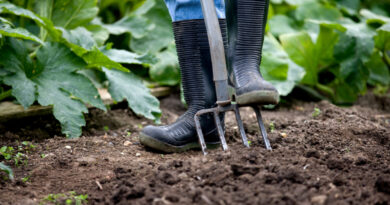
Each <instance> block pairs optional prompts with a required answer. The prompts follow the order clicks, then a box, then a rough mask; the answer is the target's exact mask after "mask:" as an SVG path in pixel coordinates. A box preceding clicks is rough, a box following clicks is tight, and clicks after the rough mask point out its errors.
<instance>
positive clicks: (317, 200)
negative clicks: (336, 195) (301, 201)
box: [311, 195, 327, 205]
mask: <svg viewBox="0 0 390 205" xmlns="http://www.w3.org/2000/svg"><path fill="white" fill-rule="evenodd" d="M326 199H327V196H326V195H318V196H314V197H313V198H311V203H312V204H316V205H317V204H318V205H322V204H325V201H326Z"/></svg>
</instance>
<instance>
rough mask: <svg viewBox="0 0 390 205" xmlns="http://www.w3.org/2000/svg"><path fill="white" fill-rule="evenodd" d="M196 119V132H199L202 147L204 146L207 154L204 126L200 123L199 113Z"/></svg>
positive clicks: (203, 148) (204, 153) (203, 149)
mask: <svg viewBox="0 0 390 205" xmlns="http://www.w3.org/2000/svg"><path fill="white" fill-rule="evenodd" d="M194 120H195V126H196V132H197V133H198V139H199V144H200V147H201V148H202V152H203V155H207V151H206V149H207V146H206V141H205V140H204V136H203V132H202V126H201V125H200V121H199V117H198V116H197V115H195V116H194Z"/></svg>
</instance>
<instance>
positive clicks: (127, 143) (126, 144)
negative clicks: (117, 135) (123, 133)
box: [123, 141, 132, 146]
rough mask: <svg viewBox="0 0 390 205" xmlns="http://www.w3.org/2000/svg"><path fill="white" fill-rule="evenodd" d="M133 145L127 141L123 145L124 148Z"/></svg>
mask: <svg viewBox="0 0 390 205" xmlns="http://www.w3.org/2000/svg"><path fill="white" fill-rule="evenodd" d="M131 144H132V143H131V142H130V141H125V142H124V143H123V145H124V146H129V145H131Z"/></svg>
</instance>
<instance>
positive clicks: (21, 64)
mask: <svg viewBox="0 0 390 205" xmlns="http://www.w3.org/2000/svg"><path fill="white" fill-rule="evenodd" d="M0 51H1V52H0V62H1V64H2V65H3V66H4V69H5V70H6V71H8V72H9V73H11V74H10V75H6V76H4V79H3V81H4V83H5V84H7V85H9V86H12V95H13V96H14V97H15V98H16V99H17V101H18V102H19V103H20V104H21V105H22V106H23V107H24V108H28V107H29V106H30V105H32V104H33V103H34V101H35V99H36V98H35V84H34V82H33V81H31V79H30V78H29V77H31V76H32V75H33V74H34V73H35V72H36V70H35V68H34V65H33V63H32V60H31V59H30V58H29V57H28V51H27V49H26V48H25V47H24V45H23V44H22V43H21V42H20V41H17V40H15V39H9V41H8V40H7V41H6V44H5V45H4V46H3V47H1V49H0Z"/></svg>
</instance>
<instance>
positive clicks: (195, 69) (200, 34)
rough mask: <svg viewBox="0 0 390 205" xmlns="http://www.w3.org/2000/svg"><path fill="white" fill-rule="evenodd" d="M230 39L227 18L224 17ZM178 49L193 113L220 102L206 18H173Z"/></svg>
mask: <svg viewBox="0 0 390 205" xmlns="http://www.w3.org/2000/svg"><path fill="white" fill-rule="evenodd" d="M219 22H220V26H221V31H222V33H223V36H224V41H225V45H227V39H226V21H225V20H224V19H220V21H219ZM173 30H174V35H175V42H176V49H177V54H178V57H179V65H180V71H181V79H182V85H183V92H184V98H185V100H186V102H187V104H188V107H189V112H190V114H191V115H192V116H193V115H194V114H195V112H197V111H198V110H200V109H204V108H209V107H212V106H213V105H214V104H215V102H216V93H215V85H214V81H213V73H212V64H211V56H210V46H209V41H208V37H207V30H206V25H205V23H204V20H203V19H198V20H187V21H178V22H173Z"/></svg>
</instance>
